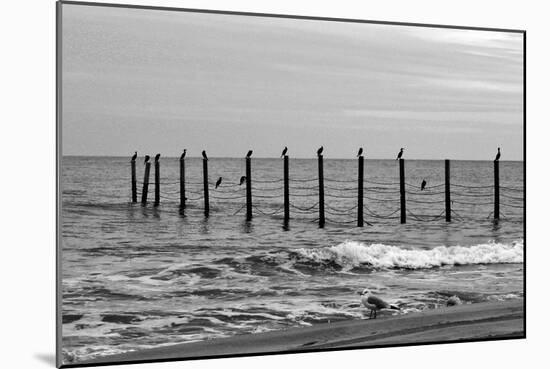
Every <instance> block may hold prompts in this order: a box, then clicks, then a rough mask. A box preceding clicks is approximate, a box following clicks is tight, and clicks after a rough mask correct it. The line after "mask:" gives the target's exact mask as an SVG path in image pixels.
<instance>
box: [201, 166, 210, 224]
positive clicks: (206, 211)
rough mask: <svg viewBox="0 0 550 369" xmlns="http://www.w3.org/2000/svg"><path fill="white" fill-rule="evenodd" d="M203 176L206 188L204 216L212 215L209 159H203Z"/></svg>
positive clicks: (204, 187)
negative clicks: (209, 192)
mask: <svg viewBox="0 0 550 369" xmlns="http://www.w3.org/2000/svg"><path fill="white" fill-rule="evenodd" d="M202 177H203V189H204V216H205V217H206V218H208V217H209V216H210V203H209V202H208V159H206V158H203V159H202Z"/></svg>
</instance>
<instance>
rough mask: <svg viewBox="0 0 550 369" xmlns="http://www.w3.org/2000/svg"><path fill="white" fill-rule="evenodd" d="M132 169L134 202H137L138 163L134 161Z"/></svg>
mask: <svg viewBox="0 0 550 369" xmlns="http://www.w3.org/2000/svg"><path fill="white" fill-rule="evenodd" d="M130 166H131V168H132V202H133V203H136V202H137V179H136V161H135V160H132V161H131V162H130Z"/></svg>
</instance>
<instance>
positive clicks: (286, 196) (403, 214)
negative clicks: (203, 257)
mask: <svg viewBox="0 0 550 369" xmlns="http://www.w3.org/2000/svg"><path fill="white" fill-rule="evenodd" d="M245 161H246V173H245V177H246V220H247V221H250V220H252V170H251V158H250V157H247V158H245ZM317 161H318V173H319V176H318V183H319V193H318V195H319V227H321V228H322V227H324V226H325V220H326V218H325V186H324V174H323V155H318V158H317ZM202 168H203V191H204V216H205V217H208V216H209V215H210V203H209V196H208V190H209V188H208V184H209V183H208V159H203V162H202ZM131 169H132V202H133V203H137V179H136V162H135V160H132V161H131ZM150 171H151V163H150V162H146V163H145V175H144V178H143V189H142V191H141V203H142V205H146V204H147V194H148V191H149V174H150ZM288 173H289V171H288V155H285V156H284V157H283V219H284V222H285V224H287V223H288V222H289V220H290V191H289V175H288ZM357 173H358V176H357V185H358V188H357V226H358V227H363V225H364V223H365V221H364V216H363V189H364V173H365V172H364V159H363V156H362V155H361V156H359V157H358V171H357ZM450 178H451V165H450V160H449V159H445V221H447V222H450V221H451V181H450ZM179 183H180V209H181V211H183V210H184V209H185V200H186V197H185V158H183V159H180V182H179ZM399 195H400V219H401V223H403V224H404V223H406V222H407V202H406V191H405V159H399ZM499 199H500V183H499V161H498V160H495V161H494V210H493V217H494V219H499V218H500V201H499ZM159 205H160V163H159V161H158V160H155V201H154V206H159Z"/></svg>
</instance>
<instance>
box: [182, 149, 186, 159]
mask: <svg viewBox="0 0 550 369" xmlns="http://www.w3.org/2000/svg"><path fill="white" fill-rule="evenodd" d="M185 154H187V149H183V153H182V154H181V156H180V160H183V159H185Z"/></svg>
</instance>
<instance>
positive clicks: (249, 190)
mask: <svg viewBox="0 0 550 369" xmlns="http://www.w3.org/2000/svg"><path fill="white" fill-rule="evenodd" d="M245 160H246V220H247V221H250V220H252V178H251V177H252V173H251V172H252V171H251V170H250V160H251V159H250V157H247V158H246V159H245Z"/></svg>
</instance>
